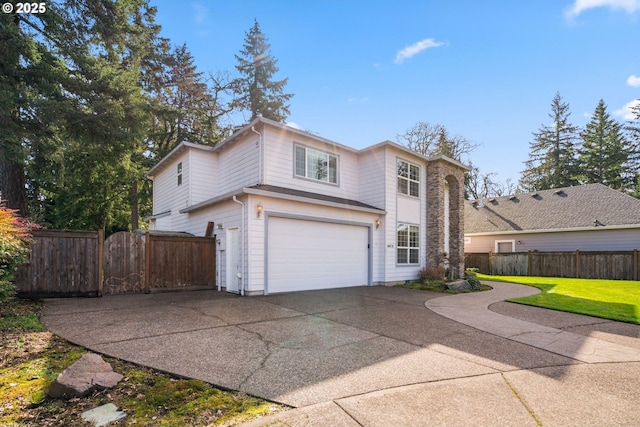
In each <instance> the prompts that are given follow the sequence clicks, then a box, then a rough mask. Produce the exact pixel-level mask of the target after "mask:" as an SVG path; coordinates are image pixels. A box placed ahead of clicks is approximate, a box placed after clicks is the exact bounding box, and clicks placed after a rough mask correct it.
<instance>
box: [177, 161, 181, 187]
mask: <svg viewBox="0 0 640 427" xmlns="http://www.w3.org/2000/svg"><path fill="white" fill-rule="evenodd" d="M176 176H177V181H178V186H181V185H182V162H179V163H178V166H177V167H176Z"/></svg>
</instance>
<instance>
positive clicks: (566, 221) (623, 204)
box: [464, 184, 640, 234]
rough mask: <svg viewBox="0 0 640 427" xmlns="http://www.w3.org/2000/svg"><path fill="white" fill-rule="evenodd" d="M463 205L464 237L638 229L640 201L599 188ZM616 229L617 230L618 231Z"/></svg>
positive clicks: (515, 196)
mask: <svg viewBox="0 0 640 427" xmlns="http://www.w3.org/2000/svg"><path fill="white" fill-rule="evenodd" d="M483 202H484V207H483V206H482V202H481V201H479V200H470V201H465V211H464V219H465V221H464V223H465V224H464V227H465V228H464V230H465V234H473V233H489V232H502V231H509V232H513V231H529V230H532V231H533V230H538V231H539V230H561V229H574V228H587V227H596V226H597V227H606V226H618V227H619V226H625V225H630V226H634V227H640V199H636V198H634V197H631V196H629V195H627V194H624V193H622V192H620V191H617V190H614V189H611V188H609V187H607V186H605V185H602V184H586V185H581V186H576V187H566V188H559V189H553V190H544V191H538V192H532V193H524V194H516V195H514V196H506V197H496V198H486V199H484V200H483ZM618 227H617V228H618Z"/></svg>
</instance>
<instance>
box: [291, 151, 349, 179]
mask: <svg viewBox="0 0 640 427" xmlns="http://www.w3.org/2000/svg"><path fill="white" fill-rule="evenodd" d="M298 150H304V165H302V164H300V165H299V164H298ZM310 156H315V157H317V158H318V159H319V158H320V157H326V162H327V171H326V179H323V178H318V176H317V175H316V176H314V171H313V170H311V168H310V167H309V166H310V163H309V160H310V159H309V157H310ZM332 160H333V162H334V164H335V167H334V173H333V174H332V173H331V168H330V166H331V161H332ZM298 166H304V173H301V172H302V171H301V168H299V167H298ZM316 170H317V169H316ZM339 170H340V167H339V156H337V155H335V154H332V153H329V152H327V151H322V150H318V149H317V148H313V147H307V146H306V145H302V144H294V146H293V175H294V177H296V178H302V179H308V180H311V181H314V182H321V183H323V184H329V185H339V182H340V177H339Z"/></svg>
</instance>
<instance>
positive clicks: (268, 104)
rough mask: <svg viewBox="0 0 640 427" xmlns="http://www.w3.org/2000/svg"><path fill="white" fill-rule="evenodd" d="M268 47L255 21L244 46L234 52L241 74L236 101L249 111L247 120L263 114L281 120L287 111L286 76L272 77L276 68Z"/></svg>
mask: <svg viewBox="0 0 640 427" xmlns="http://www.w3.org/2000/svg"><path fill="white" fill-rule="evenodd" d="M270 48H271V45H270V44H269V42H268V40H267V38H266V37H265V35H264V34H263V33H262V31H261V30H260V25H259V24H258V21H257V20H256V21H254V24H253V27H252V28H251V29H250V30H249V31H248V32H247V33H246V37H245V42H244V48H243V49H242V50H241V51H240V54H239V55H236V60H237V61H238V63H237V65H236V69H237V70H238V72H239V73H240V76H241V77H240V78H239V79H238V84H237V87H236V89H235V91H236V94H238V96H239V98H238V99H237V104H238V106H239V107H240V108H242V109H244V110H248V111H249V113H250V114H251V117H250V118H249V121H251V120H253V119H255V118H256V117H258V116H262V117H265V118H268V119H271V120H275V121H277V122H284V121H285V120H286V119H287V117H288V116H289V114H290V111H289V104H288V102H289V100H290V99H291V97H292V96H293V94H288V93H285V92H284V88H285V86H286V84H287V81H288V79H287V78H284V79H282V80H273V79H272V78H273V76H274V74H276V73H277V72H278V71H279V69H278V67H277V62H278V61H277V60H276V58H274V57H273V56H272V55H271V51H270Z"/></svg>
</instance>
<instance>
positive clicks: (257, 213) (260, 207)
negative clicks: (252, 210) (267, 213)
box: [256, 203, 263, 218]
mask: <svg viewBox="0 0 640 427" xmlns="http://www.w3.org/2000/svg"><path fill="white" fill-rule="evenodd" d="M262 209H263V208H262V203H258V206H256V218H260V214H262Z"/></svg>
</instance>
